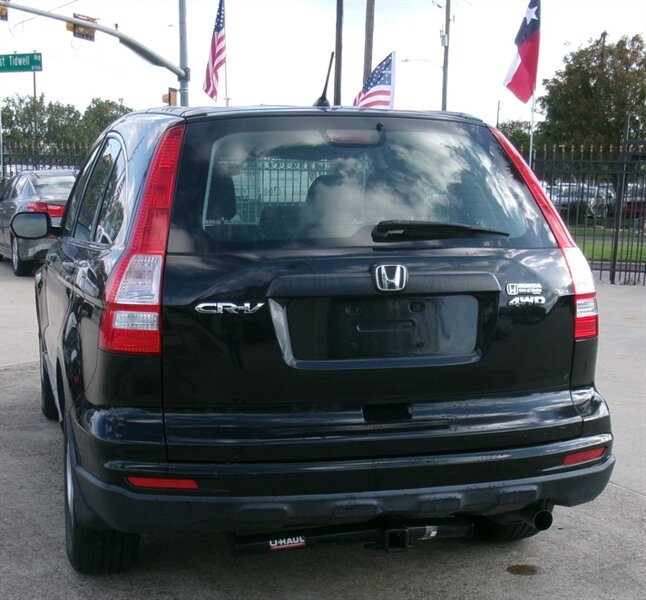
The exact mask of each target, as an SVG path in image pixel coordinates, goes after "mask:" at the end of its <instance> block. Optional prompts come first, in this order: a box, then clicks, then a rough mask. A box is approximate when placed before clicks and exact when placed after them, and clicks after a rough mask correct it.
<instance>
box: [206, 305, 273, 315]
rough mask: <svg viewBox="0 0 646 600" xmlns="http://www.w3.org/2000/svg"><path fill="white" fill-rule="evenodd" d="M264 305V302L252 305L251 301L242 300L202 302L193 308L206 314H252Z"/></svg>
mask: <svg viewBox="0 0 646 600" xmlns="http://www.w3.org/2000/svg"><path fill="white" fill-rule="evenodd" d="M264 305H265V303H264V302H258V303H256V304H254V305H253V306H252V304H251V302H244V303H243V304H234V303H233V302H202V303H201V304H198V305H197V306H196V307H195V310H196V311H197V312H199V313H204V314H207V315H208V314H211V315H221V314H224V313H225V312H226V313H229V314H232V315H252V314H253V313H255V312H256V311H258V310H260V309H261V308H262V307H263V306H264Z"/></svg>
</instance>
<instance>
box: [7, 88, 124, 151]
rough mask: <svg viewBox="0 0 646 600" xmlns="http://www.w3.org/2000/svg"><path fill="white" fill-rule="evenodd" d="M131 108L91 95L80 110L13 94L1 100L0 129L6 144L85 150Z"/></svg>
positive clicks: (42, 99)
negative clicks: (86, 104)
mask: <svg viewBox="0 0 646 600" xmlns="http://www.w3.org/2000/svg"><path fill="white" fill-rule="evenodd" d="M131 111H132V109H131V108H128V107H127V106H124V105H123V104H121V103H117V102H113V101H111V100H100V99H99V98H94V99H93V100H92V102H91V103H90V104H89V105H88V107H87V108H86V109H85V111H84V113H83V114H82V115H81V113H80V112H79V111H78V110H77V109H76V108H75V107H74V106H72V105H71V104H61V103H60V102H49V103H48V104H46V103H45V95H44V94H41V95H40V96H39V97H38V98H35V99H34V98H33V97H32V96H20V95H15V96H13V97H8V98H5V99H4V100H3V103H2V128H3V141H4V143H5V145H6V146H13V147H15V146H29V147H30V148H38V149H39V150H46V149H67V148H70V147H72V146H76V147H77V148H79V149H86V148H87V147H88V146H89V145H90V144H91V143H92V142H93V141H94V140H95V139H96V138H97V137H98V135H99V134H100V133H101V132H102V131H103V130H104V129H105V128H106V127H107V126H108V125H109V124H110V123H111V122H112V121H114V120H115V119H117V118H119V117H120V116H121V115H123V114H125V113H127V112H131Z"/></svg>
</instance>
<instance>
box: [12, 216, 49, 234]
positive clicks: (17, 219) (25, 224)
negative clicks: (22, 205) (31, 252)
mask: <svg viewBox="0 0 646 600" xmlns="http://www.w3.org/2000/svg"><path fill="white" fill-rule="evenodd" d="M51 232H52V220H51V218H50V216H49V214H47V213H46V212H23V213H17V214H16V215H14V217H13V219H11V233H13V235H14V236H15V237H17V238H22V239H26V240H37V239H39V238H43V237H47V236H48V235H49V234H50V233H51Z"/></svg>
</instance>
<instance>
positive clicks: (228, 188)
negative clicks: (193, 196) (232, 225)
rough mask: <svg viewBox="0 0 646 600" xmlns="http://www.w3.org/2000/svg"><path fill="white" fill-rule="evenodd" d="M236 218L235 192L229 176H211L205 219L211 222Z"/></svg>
mask: <svg viewBox="0 0 646 600" xmlns="http://www.w3.org/2000/svg"><path fill="white" fill-rule="evenodd" d="M235 216H236V191H235V187H234V185H233V179H232V178H231V176H230V175H216V174H215V173H214V174H213V175H212V176H211V187H210V189H209V198H208V205H207V208H206V218H207V219H209V220H212V221H223V220H228V219H233V217H235Z"/></svg>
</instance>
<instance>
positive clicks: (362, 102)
mask: <svg viewBox="0 0 646 600" xmlns="http://www.w3.org/2000/svg"><path fill="white" fill-rule="evenodd" d="M394 64H395V53H394V52H391V53H390V54H389V55H388V56H387V57H386V58H385V59H384V60H382V61H381V62H380V63H379V64H378V65H377V67H376V68H375V70H374V71H373V72H372V73H371V74H370V77H368V79H367V80H366V82H365V83H364V84H363V88H361V91H360V92H359V93H358V94H357V97H356V98H355V99H354V102H353V103H352V106H363V107H364V108H371V107H375V106H377V107H382V108H392V107H393V103H394V100H395V94H394V87H395V86H394V81H395V72H394Z"/></svg>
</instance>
